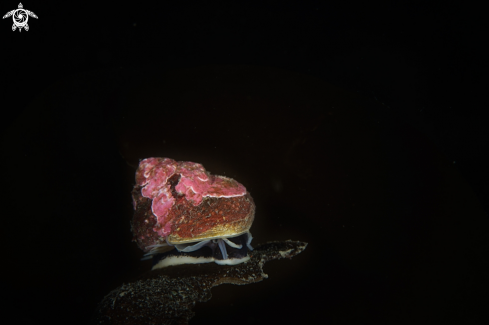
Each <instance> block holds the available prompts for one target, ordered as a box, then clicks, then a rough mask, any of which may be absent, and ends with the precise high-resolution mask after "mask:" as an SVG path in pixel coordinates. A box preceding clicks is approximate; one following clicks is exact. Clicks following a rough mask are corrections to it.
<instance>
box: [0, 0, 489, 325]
mask: <svg viewBox="0 0 489 325" xmlns="http://www.w3.org/2000/svg"><path fill="white" fill-rule="evenodd" d="M15 6H16V5H15V4H12V5H11V7H12V8H11V9H14V7H15ZM30 6H31V4H29V5H28V4H25V8H26V9H31V10H32V11H34V12H35V13H36V14H37V15H38V16H39V20H37V21H35V20H33V19H30V20H29V24H30V27H31V28H30V30H29V31H28V32H24V31H23V32H22V33H18V32H17V33H15V34H13V33H11V30H10V25H11V21H9V22H7V21H3V22H4V23H5V24H3V25H2V26H1V27H2V31H1V33H2V34H1V35H2V39H3V40H4V41H3V44H5V45H4V48H2V53H3V54H5V55H6V56H7V58H6V59H5V60H3V61H2V62H7V63H5V70H4V72H3V75H2V87H1V92H2V104H1V105H2V107H3V112H2V119H1V120H0V123H1V126H2V142H1V154H2V158H1V159H0V161H1V164H2V166H1V167H2V171H3V174H2V176H3V184H4V186H3V190H2V200H1V202H2V207H3V211H4V212H3V213H2V227H1V230H2V236H1V240H2V243H1V246H2V247H3V250H2V253H3V256H2V257H3V259H2V261H3V262H2V267H1V268H0V269H1V279H2V280H1V281H0V292H1V297H2V301H3V302H4V303H3V305H2V310H1V313H0V314H1V315H2V317H3V318H4V319H8V320H9V322H8V323H9V324H17V323H18V324H40V323H45V322H48V323H50V324H85V323H86V321H87V320H88V319H89V317H90V316H91V313H92V312H93V311H94V309H95V307H96V305H97V303H98V302H99V301H100V300H101V299H102V298H103V297H104V295H106V294H107V293H108V292H109V291H110V290H113V289H114V288H116V287H118V286H120V285H121V284H122V283H124V282H128V281H131V280H134V279H135V278H136V277H137V276H139V275H140V274H142V273H143V272H146V271H147V270H149V268H150V267H151V262H150V261H145V262H140V261H139V259H140V258H141V256H142V252H141V251H140V250H139V249H138V248H137V246H136V244H135V243H133V242H131V238H132V235H131V232H130V224H129V221H130V218H131V216H132V212H133V210H132V203H131V196H130V192H131V190H132V186H133V185H134V172H135V169H136V167H137V164H138V161H139V159H142V158H146V157H170V158H173V159H175V160H189V161H195V162H199V163H201V164H203V165H204V166H205V168H206V169H207V170H208V171H210V172H212V173H213V174H217V175H225V176H229V177H232V178H235V179H236V180H238V181H239V182H240V183H242V184H243V185H245V186H246V188H247V189H248V191H250V192H251V195H252V196H253V199H254V201H255V203H256V207H257V210H256V218H255V222H254V224H253V227H252V228H251V232H252V234H253V236H254V241H253V243H254V244H256V243H260V242H265V241H269V240H287V239H292V240H301V241H305V242H308V243H309V245H308V247H307V249H306V250H305V251H304V252H303V253H301V254H299V255H298V256H296V257H294V258H293V259H292V260H290V261H289V260H280V261H272V262H270V263H268V264H267V265H266V266H265V272H266V273H267V274H268V275H269V278H268V279H266V280H264V281H263V282H261V283H257V284H251V285H246V286H234V285H222V286H219V287H216V288H214V289H213V298H212V299H211V300H210V301H208V302H206V303H200V304H197V305H196V306H195V308H194V310H195V312H196V316H195V318H194V319H192V322H191V323H192V324H207V323H213V324H228V323H233V324H270V323H273V324H275V323H277V324H278V323H283V324H297V323H300V324H317V323H325V324H413V323H416V324H420V323H427V324H433V323H447V322H449V321H451V322H455V323H461V324H462V323H463V324H479V323H484V319H486V318H487V317H486V316H485V309H486V303H485V302H486V301H487V298H488V296H487V289H488V280H487V276H486V270H487V268H488V266H489V261H488V259H487V256H488V255H489V254H488V251H489V241H488V239H487V233H488V230H489V224H488V218H487V206H488V205H487V201H486V200H487V186H486V185H485V184H487V172H486V168H485V166H487V160H485V158H484V151H483V150H482V149H481V148H483V147H484V145H486V144H487V138H488V137H487V130H486V128H484V125H485V124H487V123H486V121H487V120H486V119H485V114H484V112H481V111H480V107H485V106H487V105H485V106H484V105H483V103H485V99H484V100H481V99H480V97H481V96H482V94H485V89H483V88H482V87H483V85H484V83H483V80H482V76H483V74H482V73H481V72H480V71H482V67H483V66H484V62H485V60H484V61H481V62H480V61H478V53H480V44H483V42H480V39H483V38H482V37H477V32H478V31H480V30H483V29H481V28H479V27H478V24H479V22H480V21H484V20H483V19H482V20H481V19H477V13H474V14H472V11H471V13H470V14H469V13H468V12H465V11H464V10H461V9H460V10H459V9H458V8H451V7H449V6H445V7H444V6H433V7H428V6H427V5H425V4H424V3H423V4H422V5H421V4H420V5H417V4H399V5H392V6H391V7H384V6H377V5H375V4H372V3H370V2H368V3H365V4H363V5H362V4H357V5H354V6H353V5H352V6H350V5H345V6H339V5H338V6H337V5H327V6H326V5H322V6H308V5H300V6H299V5H294V4H292V3H287V4H285V3H284V4H280V5H278V4H267V5H261V6H259V7H254V6H252V5H249V6H243V7H240V6H239V5H237V4H230V5H229V6H227V7H226V6H223V7H222V8H221V7H220V6H210V5H209V6H207V5H205V6H204V5H201V6H203V7H199V6H198V5H197V6H190V7H188V8H187V7H185V8H183V7H182V8H180V7H178V5H176V4H173V5H172V6H173V7H165V8H163V7H162V8H153V9H154V10H148V6H147V5H146V4H144V5H143V4H142V5H141V8H135V7H134V6H133V5H131V6H124V5H123V4H120V3H118V4H117V5H115V6H110V5H100V4H97V5H96V6H95V7H96V8H97V10H94V9H93V7H92V6H91V5H90V4H88V3H84V4H83V6H82V7H79V6H76V8H72V9H71V10H70V9H68V7H66V6H65V7H63V8H61V7H60V6H57V5H49V6H48V5H45V6H44V7H42V6H41V7H38V8H29V7H30ZM32 6H34V5H32ZM39 6H40V5H39ZM58 7H59V8H58ZM177 7H178V8H177ZM204 7H205V8H204ZM7 10H10V9H8V8H5V11H7ZM67 12H69V13H70V15H69V19H70V21H69V23H68V21H66V23H65V22H63V25H60V18H59V17H67V16H66V13H67ZM481 12H482V11H481ZM479 15H480V14H479ZM54 17H57V18H54ZM66 19H68V18H66ZM31 20H32V22H31ZM5 28H6V30H5V31H4V29H5ZM4 36H5V37H4ZM327 81H329V83H328V82H327ZM331 84H335V85H336V86H340V87H342V88H341V89H340V88H337V87H336V86H332V85H331ZM343 89H348V90H349V92H347V91H344V90H343ZM481 103H482V104H481ZM5 107H6V109H5ZM484 207H485V208H486V210H484ZM2 323H3V322H2Z"/></svg>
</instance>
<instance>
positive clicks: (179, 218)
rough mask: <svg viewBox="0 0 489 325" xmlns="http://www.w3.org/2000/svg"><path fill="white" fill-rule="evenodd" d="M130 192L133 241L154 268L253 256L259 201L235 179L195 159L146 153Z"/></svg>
mask: <svg viewBox="0 0 489 325" xmlns="http://www.w3.org/2000/svg"><path fill="white" fill-rule="evenodd" d="M132 197H133V205H134V210H135V213H134V217H133V219H132V222H131V228H132V232H133V235H134V237H133V241H136V242H137V244H138V246H139V247H140V248H141V249H142V250H143V251H144V252H145V253H146V254H145V255H144V257H143V259H150V258H152V259H153V270H154V269H158V268H163V267H166V266H170V265H178V264H194V263H208V262H215V263H217V264H223V265H230V264H239V263H243V262H246V261H248V260H249V256H248V250H250V251H252V250H253V248H252V247H251V245H250V244H251V240H252V238H253V237H252V236H251V233H250V231H249V230H250V227H251V224H252V223H253V219H254V217H255V204H254V202H253V199H252V198H251V196H250V193H248V192H247V191H246V188H245V187H244V186H243V185H242V184H240V183H238V182H237V181H235V180H234V179H232V178H228V177H224V176H217V175H211V174H210V173H209V172H207V171H206V170H205V169H204V167H203V166H202V165H201V164H198V163H194V162H189V161H175V160H173V159H170V158H147V159H144V160H142V161H140V163H139V167H138V169H137V171H136V185H134V189H133V191H132Z"/></svg>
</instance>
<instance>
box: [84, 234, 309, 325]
mask: <svg viewBox="0 0 489 325" xmlns="http://www.w3.org/2000/svg"><path fill="white" fill-rule="evenodd" d="M306 246H307V243H304V242H299V241H291V240H287V241H283V242H270V243H266V244H262V245H258V246H257V247H256V249H255V250H254V251H253V253H252V254H251V256H250V260H249V261H248V262H247V263H242V264H238V265H230V266H224V267H223V266H220V265H216V264H214V263H209V264H203V265H200V266H197V265H191V266H187V265H178V266H174V267H171V268H164V269H159V270H156V271H150V272H148V273H146V274H145V275H143V276H142V278H141V279H139V280H138V281H134V282H130V283H126V284H123V285H122V286H120V287H119V288H117V289H115V290H113V291H112V292H110V293H109V294H108V295H107V296H105V298H104V299H103V300H102V302H101V303H100V304H99V307H98V308H97V312H96V314H95V317H94V319H93V324H113V325H114V324H160V325H165V324H188V321H189V320H190V318H192V317H193V316H194V312H193V311H192V308H191V307H192V306H195V303H196V302H204V301H207V300H209V299H211V297H212V295H211V288H212V287H215V286H218V285H220V284H224V283H231V284H249V283H255V282H259V281H262V280H263V279H266V278H267V277H268V275H267V274H265V273H264V272H263V266H264V264H265V263H266V262H268V261H271V260H275V259H282V258H292V257H294V256H295V255H297V254H299V253H301V252H302V251H303V250H304V249H305V248H306ZM264 294H266V293H264Z"/></svg>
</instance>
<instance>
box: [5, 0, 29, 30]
mask: <svg viewBox="0 0 489 325" xmlns="http://www.w3.org/2000/svg"><path fill="white" fill-rule="evenodd" d="M10 16H12V20H13V21H14V24H13V25H12V31H13V32H14V31H15V29H16V28H18V29H19V32H21V31H22V28H24V29H25V30H26V31H28V30H29V25H27V21H28V20H29V16H31V17H33V18H36V19H37V16H36V14H35V13H33V12H32V11H29V10H26V9H24V7H23V6H22V3H21V2H19V7H18V8H17V9H14V10H11V11H9V12H7V13H6V14H5V15H4V16H3V19H5V18H8V17H10Z"/></svg>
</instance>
